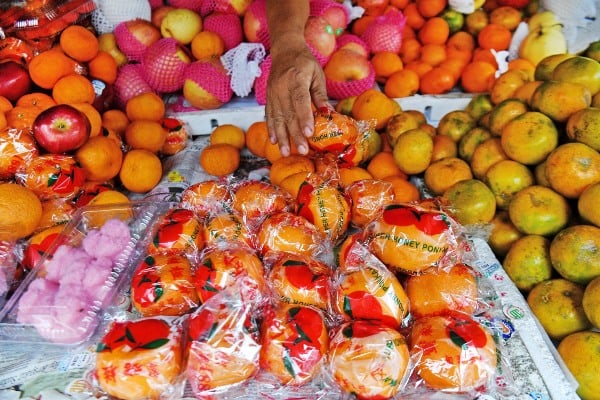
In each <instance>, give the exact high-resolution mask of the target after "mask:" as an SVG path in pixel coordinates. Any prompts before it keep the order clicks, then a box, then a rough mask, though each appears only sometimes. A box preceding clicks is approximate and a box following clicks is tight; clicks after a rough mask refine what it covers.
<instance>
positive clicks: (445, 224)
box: [367, 204, 452, 274]
mask: <svg viewBox="0 0 600 400" xmlns="http://www.w3.org/2000/svg"><path fill="white" fill-rule="evenodd" d="M367 228H368V247H369V249H370V250H371V251H372V252H373V254H375V255H376V256H377V257H378V258H379V259H380V260H381V261H382V262H383V263H384V264H386V265H387V266H388V267H389V268H392V269H396V270H400V271H403V272H406V273H409V274H413V273H418V272H421V271H423V270H425V269H427V268H429V267H431V266H433V265H436V264H437V263H438V262H439V261H440V260H441V259H442V258H443V257H444V256H445V255H446V253H447V252H448V251H449V250H450V247H451V244H452V241H451V239H452V232H451V224H450V220H449V218H448V217H447V215H446V214H444V213H442V212H438V211H427V210H423V209H420V208H418V207H414V206H409V205H401V204H392V205H389V206H387V207H386V208H385V209H384V212H383V214H382V216H381V217H380V218H378V219H376V220H375V221H373V222H372V223H371V224H370V225H369V226H368V227H367Z"/></svg>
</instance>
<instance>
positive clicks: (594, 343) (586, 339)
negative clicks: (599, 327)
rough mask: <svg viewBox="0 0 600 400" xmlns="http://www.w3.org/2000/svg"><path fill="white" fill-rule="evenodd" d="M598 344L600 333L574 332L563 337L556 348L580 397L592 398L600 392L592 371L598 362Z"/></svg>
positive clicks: (599, 342) (599, 361)
mask: <svg viewBox="0 0 600 400" xmlns="http://www.w3.org/2000/svg"><path fill="white" fill-rule="evenodd" d="M599 345H600V333H598V332H596V331H589V330H585V331H581V332H575V333H572V334H570V335H567V336H566V337H564V338H563V339H562V340H561V341H560V343H559V344H558V347H557V350H558V354H559V355H560V357H561V359H562V360H563V361H564V363H565V365H566V366H567V368H568V369H569V371H570V372H571V374H572V375H573V376H574V377H575V380H576V381H577V384H578V386H577V394H578V395H579V397H581V398H582V399H593V398H594V396H596V393H599V392H600V385H599V384H598V379H596V376H595V375H594V373H593V372H592V373H590V371H596V369H597V368H598V364H599V363H600V360H599V357H598V352H597V351H596V349H597V348H598V346H599Z"/></svg>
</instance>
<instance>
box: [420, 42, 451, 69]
mask: <svg viewBox="0 0 600 400" xmlns="http://www.w3.org/2000/svg"><path fill="white" fill-rule="evenodd" d="M447 57H448V55H447V53H446V46H444V45H443V44H438V43H427V44H424V45H423V47H421V58H420V61H422V62H424V63H426V64H429V65H431V66H432V67H437V66H438V65H440V64H442V63H443V62H444V61H446V59H447Z"/></svg>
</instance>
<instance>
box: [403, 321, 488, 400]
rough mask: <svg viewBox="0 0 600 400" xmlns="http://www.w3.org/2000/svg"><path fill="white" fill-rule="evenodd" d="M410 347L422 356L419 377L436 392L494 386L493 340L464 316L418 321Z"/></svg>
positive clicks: (418, 371) (484, 329)
mask: <svg viewBox="0 0 600 400" xmlns="http://www.w3.org/2000/svg"><path fill="white" fill-rule="evenodd" d="M475 337H476V338H478V339H477V340H475V339H474V338H475ZM410 346H411V349H412V352H413V354H419V355H420V358H419V360H418V362H417V363H416V365H415V370H416V372H417V374H418V375H419V377H420V378H421V379H422V380H423V382H424V383H425V384H426V385H427V387H429V388H431V389H433V390H442V391H454V392H469V391H472V390H474V389H475V388H477V387H480V386H482V385H485V384H486V383H488V382H490V380H491V379H492V378H493V376H494V373H495V371H496V368H497V367H496V363H497V356H496V352H497V348H496V344H495V341H494V338H493V336H492V335H491V334H490V333H489V332H488V330H487V329H486V328H484V327H483V325H481V324H480V323H479V322H477V321H476V320H474V319H472V318H471V317H470V316H467V315H464V314H459V313H455V314H451V315H447V316H431V317H423V318H419V319H417V320H416V321H415V324H414V325H413V327H412V332H411V339H410Z"/></svg>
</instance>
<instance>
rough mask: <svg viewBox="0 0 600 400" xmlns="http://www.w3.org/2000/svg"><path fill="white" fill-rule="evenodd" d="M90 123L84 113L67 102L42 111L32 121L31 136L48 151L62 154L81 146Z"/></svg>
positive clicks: (88, 134)
mask: <svg viewBox="0 0 600 400" xmlns="http://www.w3.org/2000/svg"><path fill="white" fill-rule="evenodd" d="M90 130H91V125H90V121H89V119H88V118H87V117H86V115H85V114H84V113H82V112H81V111H79V110H78V109H76V108H75V107H73V106H70V105H68V104H57V105H55V106H52V107H50V108H48V109H46V110H44V111H42V112H41V113H40V114H39V115H38V116H37V117H36V118H35V120H34V121H33V137H34V138H35V140H36V142H37V143H38V145H39V146H40V147H41V148H43V149H44V150H46V151H47V152H49V153H53V154H62V153H68V152H70V151H73V150H76V149H78V148H79V147H81V146H82V145H83V144H84V143H85V142H86V141H87V140H88V138H89V137H90Z"/></svg>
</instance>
